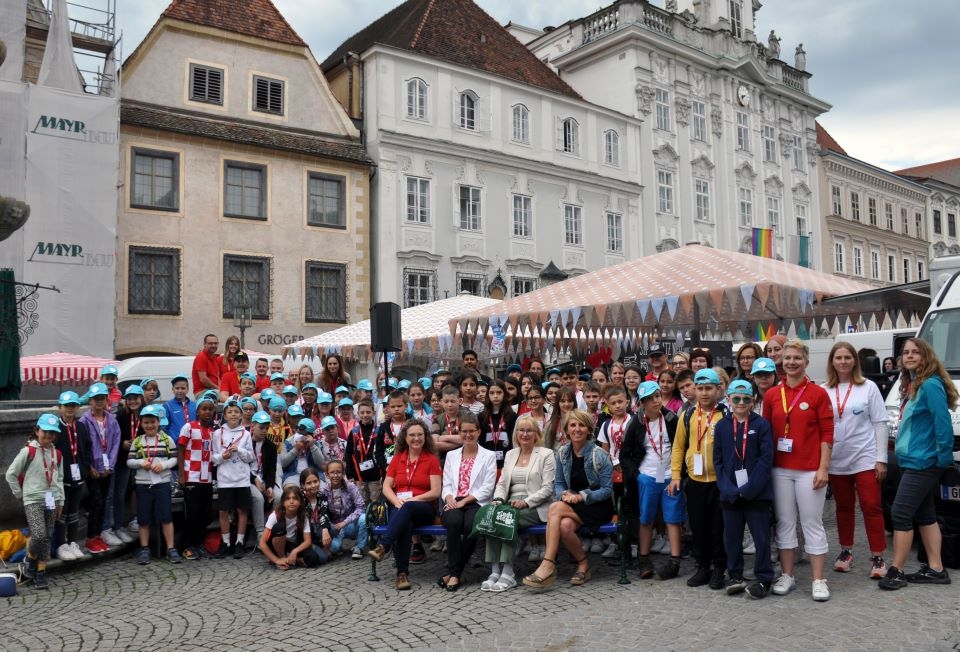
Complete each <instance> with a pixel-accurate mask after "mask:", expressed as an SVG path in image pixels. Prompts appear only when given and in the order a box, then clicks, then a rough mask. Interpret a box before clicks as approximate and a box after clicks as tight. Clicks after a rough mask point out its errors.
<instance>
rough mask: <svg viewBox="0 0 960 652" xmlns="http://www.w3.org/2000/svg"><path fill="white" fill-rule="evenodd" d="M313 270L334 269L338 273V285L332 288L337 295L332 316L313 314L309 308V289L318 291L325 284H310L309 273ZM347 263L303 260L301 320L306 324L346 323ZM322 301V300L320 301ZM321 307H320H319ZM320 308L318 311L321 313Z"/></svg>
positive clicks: (321, 289) (322, 288)
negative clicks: (334, 313)
mask: <svg viewBox="0 0 960 652" xmlns="http://www.w3.org/2000/svg"><path fill="white" fill-rule="evenodd" d="M313 271H335V272H337V273H338V274H339V276H340V278H339V279H338V285H337V287H336V288H335V290H334V294H335V295H336V297H337V306H336V310H335V312H336V315H335V316H333V317H329V316H325V315H323V314H314V313H312V312H311V310H310V305H311V301H310V296H311V290H313V289H319V290H320V292H321V293H322V291H323V290H324V289H325V286H320V285H311V283H310V274H311V272H313ZM347 297H348V294H347V265H346V264H345V263H332V262H327V261H323V260H305V261H304V263H303V321H304V322H305V323H307V324H345V323H347V312H348V311H347ZM321 303H322V302H321ZM321 308H322V307H321ZM322 312H323V311H322V309H321V310H320V311H319V313H322Z"/></svg>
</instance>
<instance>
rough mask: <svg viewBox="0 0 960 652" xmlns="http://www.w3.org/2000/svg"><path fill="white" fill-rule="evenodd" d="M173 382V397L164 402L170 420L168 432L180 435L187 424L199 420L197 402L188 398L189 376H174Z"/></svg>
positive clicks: (164, 408) (168, 420)
mask: <svg viewBox="0 0 960 652" xmlns="http://www.w3.org/2000/svg"><path fill="white" fill-rule="evenodd" d="M171 384H172V385H173V398H172V399H170V400H169V401H167V402H166V403H164V404H163V410H164V412H166V413H167V422H168V425H167V429H166V432H168V433H169V432H172V433H174V434H176V435H179V434H180V431H181V430H183V427H184V426H185V425H186V424H188V423H190V422H191V421H196V420H197V404H196V403H195V402H193V401H191V400H190V399H189V398H187V392H188V391H190V379H189V378H187V377H186V376H182V375H181V376H174V377H173V380H172V381H171Z"/></svg>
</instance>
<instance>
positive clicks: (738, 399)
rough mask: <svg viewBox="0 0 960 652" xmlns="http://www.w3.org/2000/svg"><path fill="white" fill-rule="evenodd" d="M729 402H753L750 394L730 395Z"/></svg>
mask: <svg viewBox="0 0 960 652" xmlns="http://www.w3.org/2000/svg"><path fill="white" fill-rule="evenodd" d="M730 402H731V403H733V404H734V405H743V404H744V403H753V397H752V396H731V397H730Z"/></svg>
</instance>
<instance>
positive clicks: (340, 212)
mask: <svg viewBox="0 0 960 652" xmlns="http://www.w3.org/2000/svg"><path fill="white" fill-rule="evenodd" d="M314 181H322V182H324V187H326V183H327V182H333V183H336V184H337V186H338V187H339V195H338V197H337V219H338V222H339V223H337V224H324V223H320V222H313V221H311V216H312V215H313V209H312V200H313V194H312V193H311V192H310V190H311V186H312V185H313V182H314ZM346 189H347V178H346V177H345V176H342V175H339V174H330V173H327V172H317V171H312V170H311V171H308V172H307V226H312V227H317V228H324V229H346V228H347V198H346ZM324 198H326V196H325V195H324Z"/></svg>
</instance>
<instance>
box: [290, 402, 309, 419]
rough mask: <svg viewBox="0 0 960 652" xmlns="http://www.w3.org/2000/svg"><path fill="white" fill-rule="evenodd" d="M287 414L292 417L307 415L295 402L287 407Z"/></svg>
mask: <svg viewBox="0 0 960 652" xmlns="http://www.w3.org/2000/svg"><path fill="white" fill-rule="evenodd" d="M287 414H288V415H289V416H291V417H302V416H305V415H304V413H303V408H302V407H300V406H299V405H297V404H296V403H294V404H293V405H291V406H290V407H288V408H287Z"/></svg>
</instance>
